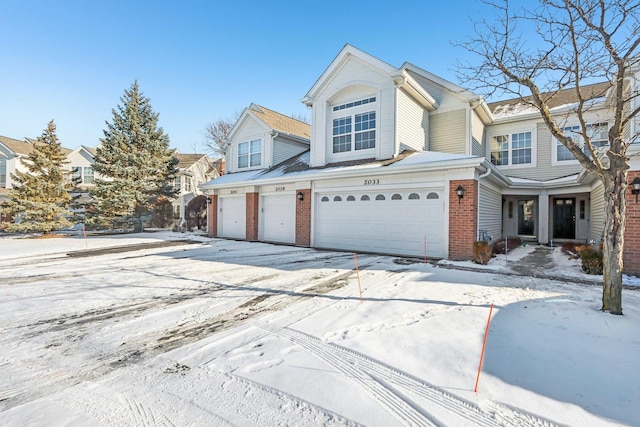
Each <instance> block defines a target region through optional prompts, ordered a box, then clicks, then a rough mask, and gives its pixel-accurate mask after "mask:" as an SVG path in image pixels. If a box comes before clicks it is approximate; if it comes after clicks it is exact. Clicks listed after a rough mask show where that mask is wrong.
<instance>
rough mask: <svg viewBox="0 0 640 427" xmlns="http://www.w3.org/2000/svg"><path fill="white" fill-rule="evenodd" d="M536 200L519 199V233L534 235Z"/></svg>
mask: <svg viewBox="0 0 640 427" xmlns="http://www.w3.org/2000/svg"><path fill="white" fill-rule="evenodd" d="M535 209H536V201H535V200H533V199H530V200H518V234H519V235H521V236H533V234H534V232H535Z"/></svg>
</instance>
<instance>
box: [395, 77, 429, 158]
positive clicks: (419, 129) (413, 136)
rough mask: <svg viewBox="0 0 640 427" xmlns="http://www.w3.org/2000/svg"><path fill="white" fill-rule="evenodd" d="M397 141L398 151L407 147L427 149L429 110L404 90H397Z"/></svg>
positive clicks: (417, 149)
mask: <svg viewBox="0 0 640 427" xmlns="http://www.w3.org/2000/svg"><path fill="white" fill-rule="evenodd" d="M397 93H398V113H397V114H398V142H399V143H400V150H399V151H400V152H401V151H403V149H406V148H409V149H412V150H415V151H425V150H429V141H428V137H429V112H428V111H426V110H425V109H424V108H423V107H422V106H421V105H420V104H419V103H418V102H416V101H415V100H414V99H413V98H411V97H410V96H409V95H408V94H407V93H406V92H405V91H404V90H402V89H401V90H398V92H397Z"/></svg>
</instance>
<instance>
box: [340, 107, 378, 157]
mask: <svg viewBox="0 0 640 427" xmlns="http://www.w3.org/2000/svg"><path fill="white" fill-rule="evenodd" d="M375 102H376V98H375V97H372V98H366V99H361V100H358V101H353V102H349V103H346V104H341V105H336V106H334V107H333V111H334V118H333V128H332V129H333V131H332V137H333V152H334V153H345V152H349V151H353V150H356V151H357V150H367V149H370V148H375V147H376V111H375V110H373V109H372V107H373V106H372V105H371V106H370V105H369V104H374V103H375Z"/></svg>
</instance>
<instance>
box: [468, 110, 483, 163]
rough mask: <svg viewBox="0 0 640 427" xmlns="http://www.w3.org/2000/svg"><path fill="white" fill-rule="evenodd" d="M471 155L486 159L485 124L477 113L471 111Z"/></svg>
mask: <svg viewBox="0 0 640 427" xmlns="http://www.w3.org/2000/svg"><path fill="white" fill-rule="evenodd" d="M471 154H472V155H474V156H479V157H484V156H485V148H484V124H483V123H482V120H480V118H479V117H478V115H477V114H476V113H475V111H471Z"/></svg>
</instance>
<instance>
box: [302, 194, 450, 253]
mask: <svg viewBox="0 0 640 427" xmlns="http://www.w3.org/2000/svg"><path fill="white" fill-rule="evenodd" d="M445 194H446V193H445V192H444V189H443V188H437V189H426V190H425V189H421V190H417V189H416V190H406V189H403V190H397V191H394V190H384V191H367V192H326V193H323V192H319V193H317V194H316V195H315V213H316V216H315V221H314V225H315V230H314V243H313V245H314V246H315V247H319V248H332V249H346V250H355V251H357V250H362V251H368V252H380V253H390V254H398V255H409V256H420V257H422V256H424V255H425V246H426V255H427V256H428V257H433V258H445V257H446V253H445V251H446V245H445V242H446V238H447V233H446V227H445V220H444V218H445V216H444V195H445Z"/></svg>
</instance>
